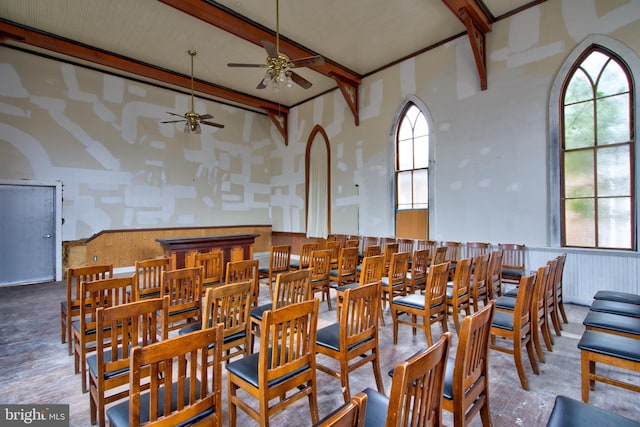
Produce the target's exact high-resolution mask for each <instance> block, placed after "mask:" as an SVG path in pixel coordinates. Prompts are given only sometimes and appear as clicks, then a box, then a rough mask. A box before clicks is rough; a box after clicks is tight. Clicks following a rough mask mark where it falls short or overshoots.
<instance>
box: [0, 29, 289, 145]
mask: <svg viewBox="0 0 640 427" xmlns="http://www.w3.org/2000/svg"><path fill="white" fill-rule="evenodd" d="M2 40H13V41H17V42H20V43H25V44H27V45H30V46H34V47H37V48H40V49H45V50H48V51H51V52H56V53H58V54H62V55H66V56H70V57H73V58H76V59H80V60H83V61H87V62H91V63H93V64H98V65H101V66H104V67H109V68H112V69H115V70H120V71H124V72H126V73H131V74H134V75H137V76H141V77H144V78H148V79H152V80H155V81H159V82H162V83H166V84H169V85H172V86H177V87H182V88H185V89H188V90H189V91H190V90H191V77H190V76H185V75H182V74H178V73H175V72H172V71H169V70H166V69H162V68H159V67H156V66H153V65H150V64H146V63H143V62H140V61H137V60H134V59H131V58H127V57H124V56H120V55H116V54H114V53H111V52H107V51H104V50H100V49H97V48H95V47H92V46H88V45H85V44H82V43H78V42H75V41H73V40H69V39H64V38H61V37H58V36H56V35H53V34H49V33H45V32H42V31H39V30H36V29H34V28H29V27H26V26H21V25H16V24H13V23H10V22H7V21H3V20H0V41H2ZM193 86H194V90H195V91H197V92H200V93H203V94H207V95H211V96H213V97H216V98H220V99H224V100H227V101H231V102H234V103H238V104H240V105H246V106H249V107H252V108H257V109H260V110H263V111H265V112H266V113H267V114H268V115H269V117H272V116H273V114H276V115H279V116H282V115H284V116H286V115H287V114H288V113H289V108H288V107H284V106H282V105H278V104H276V103H273V102H271V101H267V100H265V99H262V98H257V97H254V96H251V95H247V94H244V93H242V92H238V91H234V90H232V89H228V88H225V87H223V86H218V85H215V84H212V83H208V82H205V81H202V80H198V79H196V80H194V82H193ZM273 120H274V119H273V118H272V121H273ZM281 122H282V121H279V122H277V123H276V122H275V121H274V124H276V127H278V130H279V131H280V133H283V132H284V134H283V136H284V138H285V141H286V140H287V135H286V128H284V129H282V128H280V127H279V123H281ZM285 123H286V121H285Z"/></svg>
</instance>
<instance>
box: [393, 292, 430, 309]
mask: <svg viewBox="0 0 640 427" xmlns="http://www.w3.org/2000/svg"><path fill="white" fill-rule="evenodd" d="M393 304H397V305H401V306H404V307H411V308H418V309H422V308H424V295H418V294H409V295H407V296H404V297H400V298H394V300H393Z"/></svg>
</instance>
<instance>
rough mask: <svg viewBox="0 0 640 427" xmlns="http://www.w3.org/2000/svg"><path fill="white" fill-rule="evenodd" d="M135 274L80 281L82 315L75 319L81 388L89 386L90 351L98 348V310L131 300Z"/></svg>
mask: <svg viewBox="0 0 640 427" xmlns="http://www.w3.org/2000/svg"><path fill="white" fill-rule="evenodd" d="M133 285H134V280H133V276H130V277H120V278H112V279H102V280H94V281H91V282H80V297H81V300H80V315H79V316H78V320H75V321H74V322H73V323H72V330H73V355H74V356H73V359H74V368H75V373H76V374H77V373H82V392H83V393H86V392H87V391H88V390H89V389H88V388H87V363H86V361H87V354H88V353H89V352H92V351H95V349H96V324H97V323H96V321H97V319H96V311H97V310H98V308H99V307H103V308H107V307H115V306H117V305H122V304H126V303H127V302H128V301H129V295H128V293H129V292H131V289H132V287H133Z"/></svg>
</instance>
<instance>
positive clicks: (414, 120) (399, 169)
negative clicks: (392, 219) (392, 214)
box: [395, 101, 430, 239]
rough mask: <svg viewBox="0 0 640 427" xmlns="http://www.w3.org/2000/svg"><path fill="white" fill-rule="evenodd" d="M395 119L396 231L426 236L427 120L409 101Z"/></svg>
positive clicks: (427, 187) (419, 109) (427, 182)
mask: <svg viewBox="0 0 640 427" xmlns="http://www.w3.org/2000/svg"><path fill="white" fill-rule="evenodd" d="M397 123H398V125H397V130H396V138H395V184H396V198H395V200H396V235H397V236H398V237H412V238H422V239H424V238H426V237H428V208H429V130H430V129H429V122H428V120H427V117H426V116H425V114H424V113H423V111H422V109H421V108H419V107H418V105H416V103H414V102H411V101H410V102H407V104H406V105H405V106H404V108H403V110H402V112H401V113H400V116H399V117H398V121H397ZM403 226H404V227H405V229H404V230H403V229H402V227H403Z"/></svg>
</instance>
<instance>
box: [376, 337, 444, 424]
mask: <svg viewBox="0 0 640 427" xmlns="http://www.w3.org/2000/svg"><path fill="white" fill-rule="evenodd" d="M450 346H451V333H450V332H445V333H444V334H442V336H441V337H440V339H439V340H438V342H437V343H435V344H434V345H432V346H431V347H429V348H428V349H427V350H425V351H424V352H421V353H419V354H417V355H415V356H413V357H411V358H409V359H408V360H407V361H405V362H403V363H401V364H399V365H397V366H396V367H395V369H394V373H393V381H392V383H391V394H390V395H389V407H388V412H387V420H386V425H387V426H440V425H442V392H443V390H444V374H445V368H446V363H447V356H448V354H449V348H450Z"/></svg>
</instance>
